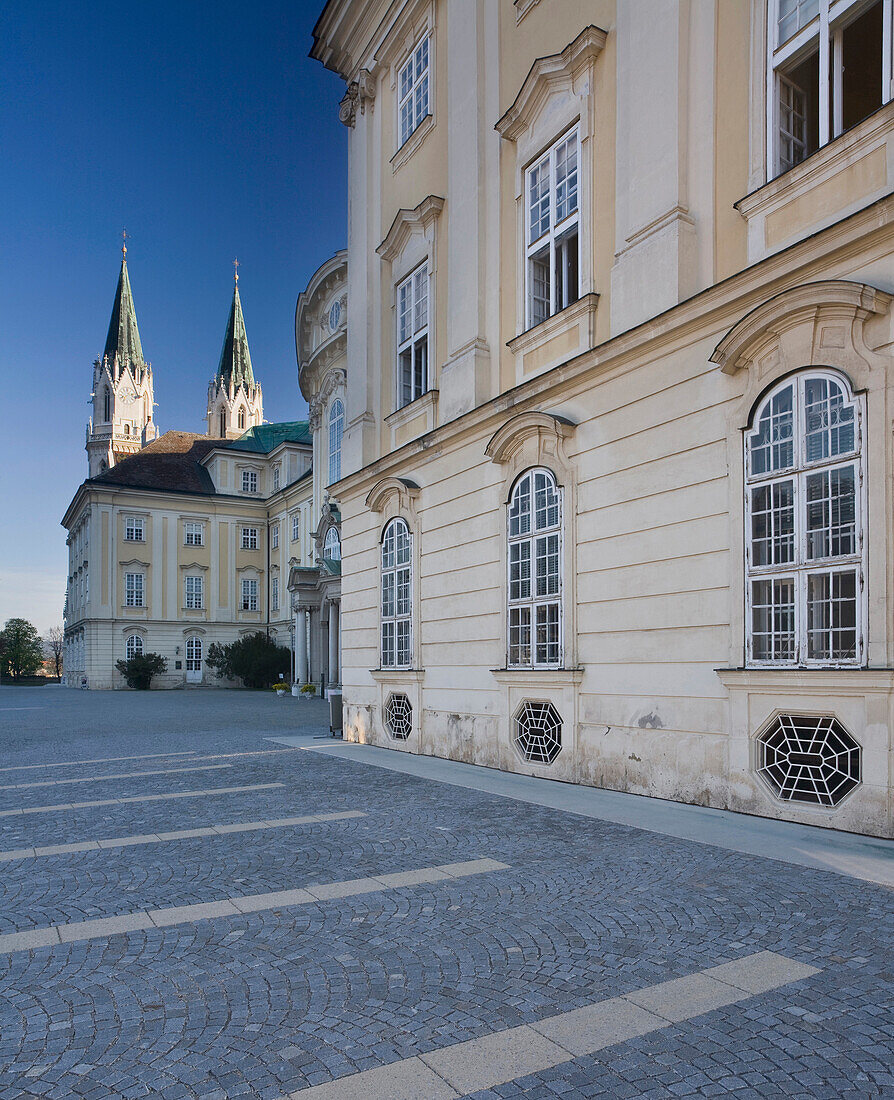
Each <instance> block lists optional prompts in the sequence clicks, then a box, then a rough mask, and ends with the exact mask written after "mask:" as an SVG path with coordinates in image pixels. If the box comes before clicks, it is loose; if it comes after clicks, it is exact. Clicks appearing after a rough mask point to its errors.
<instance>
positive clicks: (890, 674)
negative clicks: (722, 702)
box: [714, 665, 894, 709]
mask: <svg viewBox="0 0 894 1100" xmlns="http://www.w3.org/2000/svg"><path fill="white" fill-rule="evenodd" d="M714 671H715V673H716V674H717V676H718V678H719V680H720V682H721V683H722V684H723V686H724V687H726V688H733V689H743V688H744V689H752V690H756V691H761V690H764V689H766V690H769V691H780V690H784V691H786V692H788V691H792V690H798V689H801V688H803V689H804V690H805V691H806V692H813V693H816V692H817V691H820V692H824V691H826V690H830V691H835V692H837V693H839V694H845V695H849V694H853V695H863V694H864V693H865V692H867V691H874V692H884V693H888V692H892V691H894V669H892V668H865V667H863V668H860V667H858V666H856V665H841V666H839V667H828V666H824V667H819V666H816V667H814V668H801V667H797V666H794V665H786V666H785V667H780V668H770V667H768V666H761V667H755V668H715V669H714ZM813 706H814V709H815V705H813Z"/></svg>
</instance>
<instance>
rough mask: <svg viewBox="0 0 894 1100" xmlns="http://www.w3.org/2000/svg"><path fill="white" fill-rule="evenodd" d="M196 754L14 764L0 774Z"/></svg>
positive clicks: (149, 754)
mask: <svg viewBox="0 0 894 1100" xmlns="http://www.w3.org/2000/svg"><path fill="white" fill-rule="evenodd" d="M0 709H2V708H0ZM22 709H28V708H22ZM41 709H43V708H41ZM195 754H196V750H195V749H187V750H186V751H185V752H149V753H144V754H143V755H142V756H98V757H96V758H95V759H93V760H61V761H58V762H54V763H51V764H13V765H10V766H9V767H8V768H0V772H31V771H35V770H36V769H37V768H75V767H80V766H81V765H82V764H117V763H118V762H119V761H121V760H156V759H158V757H160V756H166V757H167V756H195Z"/></svg>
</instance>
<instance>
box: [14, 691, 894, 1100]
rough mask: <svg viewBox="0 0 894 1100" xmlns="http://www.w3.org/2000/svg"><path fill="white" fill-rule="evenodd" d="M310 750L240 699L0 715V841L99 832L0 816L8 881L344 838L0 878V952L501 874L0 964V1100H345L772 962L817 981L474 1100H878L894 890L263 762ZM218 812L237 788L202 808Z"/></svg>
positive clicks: (513, 806) (272, 712)
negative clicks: (291, 744) (563, 1022)
mask: <svg viewBox="0 0 894 1100" xmlns="http://www.w3.org/2000/svg"><path fill="white" fill-rule="evenodd" d="M324 722H325V710H324V706H323V704H321V703H320V702H303V701H295V700H292V699H290V698H289V699H285V700H279V699H276V698H275V697H273V696H267V695H265V694H261V693H249V692H245V693H236V692H231V693H230V692H226V693H225V692H218V693H214V692H207V691H191V692H172V693H154V692H153V693H149V694H145V693H116V694H107V693H98V692H97V693H87V692H77V691H69V690H66V689H61V688H43V689H26V688H21V689H14V688H2V689H0V769H13V770H2V771H0V787H3V788H4V789H2V790H0V815H2V812H3V811H6V810H11V809H21V808H31V809H37V808H40V807H47V806H59V805H66V804H71V803H83V802H89V801H103V802H105V803H106V804H104V805H102V806H93V807H91V806H81V807H80V808H77V809H42V810H40V812H35V813H30V814H24V815H22V814H14V815H6V816H0V852H8V851H11V850H16V849H20V848H22V849H34V848H35V847H38V846H42V845H55V844H71V843H75V842H80V841H84V842H87V841H98V840H103V839H109V838H120V837H127V836H141V837H142V836H145V835H146V834H155V835H157V834H159V833H164V832H173V831H178V830H185V829H207V828H209V827H211V826H221V825H228V824H236V823H247V822H255V823H257V822H259V821H272V820H273V819H283V818H291V817H296V816H309V815H313V814H323V813H338V812H342V811H346V810H354V811H360V812H362V814H364V815H365V816H362V817H351V818H344V819H338V820H332V821H327V822H315V823H305V824H300V825H294V826H289V825H280V826H277V827H271V828H263V829H255V830H253V831H246V832H227V833H223V834H213V835H200V836H195V837H185V838H184V837H181V838H177V839H171V840H159V841H157V842H154V841H151V840H150V841H149V842H146V843H141V844H139V845H134V846H119V847H114V848H108V849H100V850H89V851H80V852H67V853H63V854H59V855H38V856H31V855H28V856H22V857H16V858H12V859H8V860H6V861H4V862H0V934H5V933H10V932H17V931H24V930H28V929H36V928H46V927H47V926H49V925H54V924H56V925H64V924H65V923H67V922H73V921H83V920H90V919H94V918H99V917H108V916H115V915H120V914H125V913H134V912H137V911H145V910H150V909H159V908H167V907H173V906H181V905H189V904H196V903H201V902H217V901H221V900H223V899H226V898H230V897H234V896H241V895H250V894H259V893H266V892H269V891H277V890H287V889H293V888H296V887H304V886H307V885H309V884H311V885H312V884H323V883H341V882H346V881H347V880H356V879H364V878H366V877H368V876H381V875H388V874H392V873H394V872H400V871H410V870H415V869H419V868H432V867H437V866H440V865H445V864H453V863H457V862H461V861H465V860H475V859H490V860H495V861H499V862H501V863H503V864H506V865H507V869H505V870H490V871H488V872H487V873H482V874H476V875H473V876H469V877H465V878H441V879H438V880H437V881H430V882H419V883H417V884H414V885H409V886H398V887H396V888H389V889H375V888H369V889H370V892H366V893H353V894H351V893H349V894H347V895H346V896H341V897H333V898H332V899H330V900H321V901H315V902H314V903H313V904H300V905H281V906H278V907H275V908H266V909H264V910H262V911H259V912H256V913H248V914H246V915H241V914H239V915H235V916H233V915H230V916H221V917H214V918H211V919H187V920H185V921H184V922H182V923H179V924H176V925H173V926H171V927H162V928H152V929H146V930H138V931H132V932H127V933H124V934H112V935H105V936H100V937H97V938H93V939H89V940H84V941H80V942H74V943H59V944H55V945H54V946H48V947H39V948H35V949H33V950H13V951H0V1100H13V1098H26V1097H42V1098H47V1100H68V1098H70V1097H88V1098H90V1100H102V1098H105V1097H128V1098H130V1097H163V1098H164V1100H180V1098H193V1097H196V1098H198V1097H201V1098H204V1100H211V1098H228V1097H260V1098H263V1100H276V1098H278V1097H282V1096H285V1095H288V1094H289V1093H292V1092H296V1091H299V1090H301V1089H304V1088H308V1087H310V1086H314V1085H321V1084H325V1083H326V1082H331V1081H333V1080H334V1079H340V1078H345V1092H344V1095H345V1096H349V1095H355V1094H356V1093H352V1092H350V1091H348V1089H349V1086H350V1075H353V1074H356V1073H358V1072H362V1071H365V1070H370V1069H373V1068H375V1067H379V1066H386V1065H389V1064H391V1063H396V1062H398V1061H400V1060H403V1059H408V1058H412V1057H413V1056H414V1055H423V1054H427V1053H429V1052H432V1051H436V1050H440V1049H441V1048H444V1047H448V1046H450V1045H452V1044H455V1043H459V1042H463V1041H465V1040H470V1039H475V1038H478V1037H483V1036H490V1035H492V1034H493V1033H495V1032H500V1031H504V1030H506V1029H509V1028H514V1027H517V1026H518V1025H523V1024H531V1023H537V1022H538V1021H543V1020H544V1019H545V1018H547V1017H550V1016H554V1015H557V1014H559V1013H565V1012H567V1011H569V1010H571V1009H576V1008H580V1007H582V1006H584V1005H589V1004H593V1003H594V1002H597V1001H601V1000H604V999H606V998H612V997H617V996H620V995H623V994H626V993H631V992H633V991H637V990H641V989H643V988H644V987H647V986H652V985H655V984H657V983H661V982H665V981H667V980H669V979H673V978H677V977H682V976H685V975H690V974H693V973H695V972H698V971H701V970H704V969H706V968H708V967H713V966H716V965H717V964H720V963H723V962H726V961H728V960H733V959H739V958H742V957H744V956H747V955H751V954H753V953H755V952H759V951H763V950H769V951H774V952H777V953H779V954H781V955H784V956H785V957H786V958H788V959H791V960H795V961H797V962H800V963H805V964H809V965H810V966H813V967H816V968H818V969H819V971H820V972H819V973H818V974H815V975H813V976H810V977H808V978H806V979H804V980H800V981H795V982H793V983H791V984H788V985H785V986H783V987H781V988H778V989H775V990H771V991H769V992H766V993H760V994H758V995H756V996H752V997H750V998H749V999H747V1000H743V1001H742V1002H741V1003H737V1004H729V1005H726V1006H725V1007H721V1008H716V1009H714V1010H712V1011H706V1012H702V1013H701V1014H698V1015H695V1016H694V1017H693V1018H691V1019H688V1020H685V1021H683V1022H679V1023H671V1024H669V1025H668V1026H666V1027H662V1028H660V1029H658V1030H654V1031H651V1032H649V1033H647V1034H643V1035H640V1036H639V1037H638V1038H633V1039H629V1040H628V1041H626V1042H622V1043H617V1044H615V1045H613V1046H609V1047H607V1048H605V1049H602V1050H600V1051H599V1052H598V1053H596V1054H593V1055H588V1056H585V1057H578V1058H573V1059H569V1060H566V1061H563V1062H562V1063H561V1064H558V1065H555V1066H553V1067H552V1068H543V1069H542V1070H541V1071H539V1072H535V1073H532V1074H529V1075H528V1076H525V1077H523V1078H519V1079H515V1080H513V1081H509V1082H507V1083H505V1084H500V1085H497V1086H495V1087H493V1088H489V1089H487V1090H485V1091H481V1092H477V1093H474V1094H467V1095H474V1096H475V1097H476V1100H485V1098H486V1100H491V1098H496V1097H502V1098H509V1097H522V1096H524V1097H535V1098H537V1100H541V1098H543V1100H546V1098H553V1097H601V1096H608V1097H656V1098H657V1097H675V1096H726V1095H734V1096H736V1097H781V1096H786V1097H830V1098H832V1097H842V1096H854V1097H863V1096H866V1097H873V1096H890V1095H894V1072H892V1066H894V1012H892V1008H894V998H892V987H894V973H892V971H894V959H892V943H894V916H892V900H894V899H892V893H891V891H889V890H887V889H885V888H883V887H878V886H874V885H872V884H869V883H865V882H858V881H855V880H852V879H849V878H845V877H843V876H839V875H835V874H831V873H827V872H822V871H815V870H811V869H809V868H802V867H795V866H790V865H787V864H782V863H779V862H776V861H770V860H764V859H760V858H757V857H753V856H746V855H741V854H738V853H735V852H728V851H725V850H722V849H719V848H712V847H707V846H703V845H699V844H696V843H691V842H688V841H682V840H677V839H673V838H669V837H662V836H658V835H656V834H654V833H647V832H642V831H639V830H637V829H633V828H629V827H627V826H623V825H617V824H612V823H609V822H603V821H599V820H593V819H587V818H583V817H580V816H576V815H573V814H567V813H562V812H560V811H556V810H550V809H546V808H542V807H538V806H533V805H530V804H526V803H521V802H516V801H514V800H511V799H505V798H499V797H496V796H493V795H489V794H484V793H481V792H478V791H472V790H467V789H464V788H461V787H456V786H447V785H445V784H442V783H438V782H434V781H431V780H426V779H419V778H414V777H411V776H407V775H402V774H400V773H397V772H391V771H385V770H383V769H381V768H376V767H369V766H366V765H364V764H361V763H355V762H353V761H346V760H344V759H336V758H332V757H328V756H325V755H322V754H319V753H315V752H312V751H306V750H305V748H303V747H302V748H298V749H287V748H282V747H280V746H277V745H274V744H272V743H271V742H270V741H268V740H265V738H266V737H269V736H282V735H283V734H295V733H305V734H306V735H307V742H306V744H307V746H308V747H310V746H313V744H314V741H313V736H314V735H315V734H316V735H320V734H322V733H324ZM174 753H179V754H181V755H165V754H174ZM259 753H260V754H261V755H250V754H259ZM154 754H159V755H154ZM225 754H245V755H229V756H227V755H225ZM112 757H139V758H140V759H129V760H120V759H119V760H114V761H113V760H111V759H109V758H112ZM208 757H212V758H214V759H206V758H208ZM90 760H92V761H95V762H94V763H89V764H88V763H70V762H72V761H90ZM222 764H226V765H228V766H227V767H226V768H217V769H216V770H190V771H188V772H184V774H183V775H178V774H177V772H178V770H180V769H186V768H190V769H196V768H200V767H205V766H207V765H222ZM33 765H37V766H36V767H34V766H33ZM142 771H145V772H154V773H155V774H152V775H146V776H145V777H144V778H141V777H140V776H139V775H133V774H132V773H134V772H142ZM113 775H126V776H127V777H125V778H118V779H112V778H103V777H109V776H113ZM66 779H78V780H79V781H78V782H76V783H70V784H67V783H62V782H59V781H61V780H66ZM48 780H55V781H56V783H55V784H54V785H53V786H26V785H25V784H35V783H43V782H46V781H48ZM270 784H280V785H279V786H269V785H270ZM261 785H263V786H262V787H261ZM234 787H239V788H244V787H254V788H255V789H254V790H242V791H236V792H232V793H218V794H214V793H208V792H212V791H214V790H215V789H219V788H234ZM259 787H261V789H258V788H259ZM178 792H179V793H182V792H195V793H193V794H187V796H186V797H181V798H173V799H167V798H156V799H155V800H153V801H134V802H129V803H121V802H116V801H111V800H119V799H125V798H141V797H143V796H146V795H153V796H158V795H167V794H175V793H178ZM376 1095H379V1094H378V1093H377V1094H376ZM381 1095H382V1096H383V1097H389V1100H390V1094H389V1092H388V1090H387V1086H386V1091H385V1092H382V1093H381ZM450 1095H453V1093H450ZM422 1100H428V1098H427V1097H426V1096H424V1095H423V1096H422Z"/></svg>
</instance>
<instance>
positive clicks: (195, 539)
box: [183, 520, 205, 546]
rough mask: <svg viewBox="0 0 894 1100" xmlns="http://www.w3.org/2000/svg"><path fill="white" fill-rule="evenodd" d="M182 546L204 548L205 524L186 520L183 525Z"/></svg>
mask: <svg viewBox="0 0 894 1100" xmlns="http://www.w3.org/2000/svg"><path fill="white" fill-rule="evenodd" d="M183 545H184V546H204V545H205V524H204V523H196V522H195V521H194V520H186V521H185V522H184V524H183Z"/></svg>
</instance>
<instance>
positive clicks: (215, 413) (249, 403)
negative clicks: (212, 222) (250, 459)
mask: <svg viewBox="0 0 894 1100" xmlns="http://www.w3.org/2000/svg"><path fill="white" fill-rule="evenodd" d="M235 268H236V270H235V274H234V286H233V301H232V302H231V304H230V316H229V317H228V318H227V330H226V333H225V334H224V342H223V348H222V350H221V353H220V362H219V363H218V365H217V374H216V375H215V376H214V379H213V380H212V381H211V383H210V384H209V386H208V413H207V415H208V435H210V436H212V437H213V438H215V439H237V438H238V437H239V436H240V435H242V433H243V432H245V431H247V430H248V429H249V428H254V427H256V426H257V425H259V424H262V423H263V422H264V408H263V402H262V398H261V386H260V384H259V383H258V382H255V377H254V374H252V369H251V354H250V353H249V350H248V337H247V336H246V335H245V320H244V319H243V317H242V302H241V300H240V298H239V267H238V261H237V262H236V264H235Z"/></svg>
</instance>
